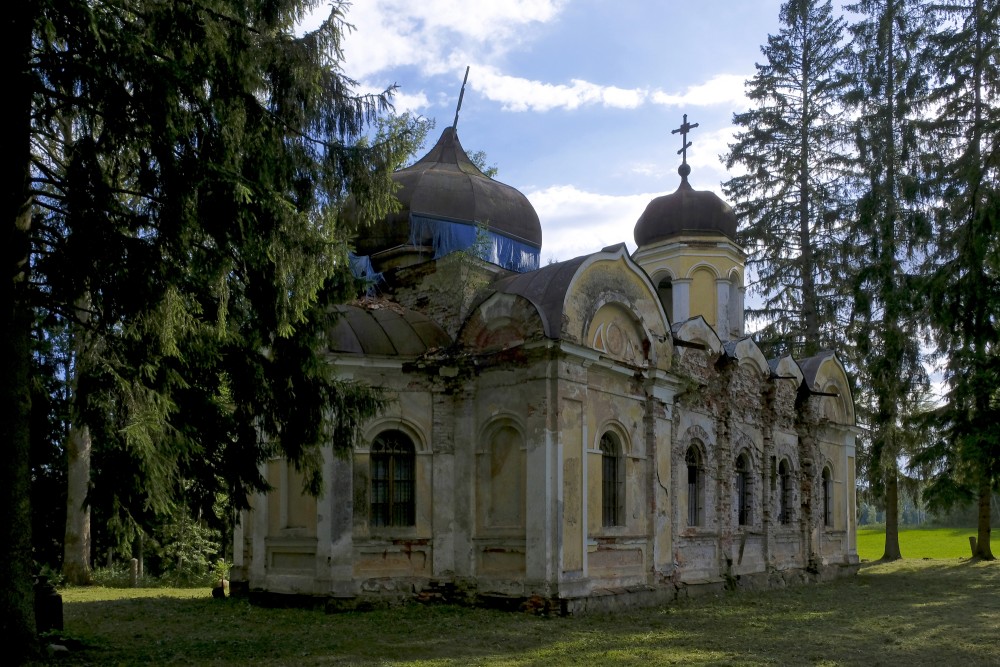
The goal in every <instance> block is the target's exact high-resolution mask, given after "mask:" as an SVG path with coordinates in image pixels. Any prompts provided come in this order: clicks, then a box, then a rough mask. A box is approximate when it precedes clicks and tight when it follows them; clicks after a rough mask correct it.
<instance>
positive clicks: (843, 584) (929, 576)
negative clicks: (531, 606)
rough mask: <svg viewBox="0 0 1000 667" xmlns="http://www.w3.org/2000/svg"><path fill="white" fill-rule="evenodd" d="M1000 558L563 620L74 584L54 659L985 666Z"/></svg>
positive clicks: (989, 658)
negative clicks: (297, 605) (332, 608)
mask: <svg viewBox="0 0 1000 667" xmlns="http://www.w3.org/2000/svg"><path fill="white" fill-rule="evenodd" d="M998 590H1000V562H997V561H994V562H989V563H984V562H976V563H973V562H970V561H969V560H967V559H966V560H958V559H951V560H904V561H898V562H896V563H889V564H874V565H869V566H866V567H863V568H862V569H861V571H860V573H859V574H858V575H857V576H856V577H849V578H845V579H841V580H838V581H834V582H829V583H824V584H817V585H808V586H798V587H792V588H786V589H783V590H773V591H766V592H739V593H728V594H722V595H718V596H710V597H702V598H696V599H692V600H687V601H682V602H678V603H675V604H672V605H669V606H666V607H661V608H654V609H645V610H636V611H628V612H620V613H615V614H606V615H605V614H595V615H587V616H577V617H571V618H541V617H537V616H530V615H526V614H521V613H514V612H498V611H491V610H486V609H469V608H464V607H457V606H452V605H427V606H424V605H418V604H415V603H414V604H409V605H406V606H403V607H399V608H396V609H391V610H384V611H371V612H352V613H343V614H334V615H328V614H324V613H323V612H322V611H320V610H317V609H266V608H262V607H255V606H252V605H250V604H249V603H248V602H247V601H246V600H243V599H233V598H229V599H225V600H214V599H212V598H211V597H210V596H209V593H208V591H207V590H177V589H139V590H120V589H103V588H70V589H66V590H64V591H63V597H64V600H65V607H64V611H65V625H66V630H65V632H66V635H68V636H69V637H71V638H75V639H76V640H77V641H78V642H79V644H78V645H77V646H75V647H74V649H73V650H72V651H71V652H70V653H69V654H68V655H61V656H59V657H57V658H53V659H52V661H51V663H50V664H58V665H84V664H87V665H267V666H272V665H306V666H311V665H362V666H366V665H373V666H374V665H412V666H414V667H442V666H446V665H448V666H450V665H456V666H458V665H462V666H464V665H483V666H487V667H511V666H517V665H532V666H535V665H588V667H592V666H594V665H864V666H865V667H872V666H874V665H906V666H907V667H920V666H922V665H934V666H938V665H968V666H972V665H996V664H1000V643H998V641H997V637H1000V595H997V594H996V591H998Z"/></svg>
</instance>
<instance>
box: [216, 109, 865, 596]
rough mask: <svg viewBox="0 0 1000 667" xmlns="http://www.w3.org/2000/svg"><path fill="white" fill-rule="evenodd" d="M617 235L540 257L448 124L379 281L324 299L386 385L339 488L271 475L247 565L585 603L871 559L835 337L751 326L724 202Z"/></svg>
mask: <svg viewBox="0 0 1000 667" xmlns="http://www.w3.org/2000/svg"><path fill="white" fill-rule="evenodd" d="M689 172H690V169H689V168H688V166H687V165H686V164H682V166H681V170H680V175H681V185H680V187H679V188H678V190H677V191H676V192H674V193H672V194H669V195H665V196H663V197H659V198H657V199H654V200H653V201H652V202H650V204H649V206H648V207H647V209H646V211H645V212H644V213H643V216H642V217H641V218H640V219H639V221H638V222H637V224H636V227H635V230H634V234H635V242H636V245H637V249H636V251H635V252H632V253H630V252H629V251H628V249H627V247H626V246H625V244H621V245H617V246H611V247H607V248H603V249H601V250H598V251H596V252H594V253H592V254H589V255H585V256H582V257H577V258H575V259H572V260H569V261H563V262H557V263H553V264H549V265H548V266H544V267H539V266H538V257H539V254H540V248H541V227H540V224H539V222H538V218H537V215H536V214H535V212H534V209H533V208H532V207H531V205H530V203H529V202H528V201H527V199H526V198H525V197H524V196H523V195H522V194H521V193H519V192H517V191H516V190H514V189H513V188H510V187H509V186H506V185H503V184H501V183H498V182H497V181H494V180H492V179H489V178H487V177H486V176H484V175H483V174H482V173H480V172H479V170H478V169H476V167H475V166H473V165H472V163H471V162H470V161H469V160H468V158H467V156H466V154H465V152H464V150H463V149H462V147H461V144H460V143H459V141H458V137H457V134H456V132H455V130H454V128H447V129H446V130H445V132H444V133H443V134H442V136H441V139H440V140H439V141H438V143H437V144H436V145H435V146H434V148H433V149H432V150H431V151H430V152H429V153H428V154H427V156H425V157H424V158H423V159H421V160H420V161H418V162H417V163H415V164H414V165H413V166H411V167H409V168H407V169H404V170H401V171H400V172H397V174H396V180H397V182H398V183H399V184H400V186H401V187H400V190H399V193H398V196H399V199H400V202H401V210H400V211H399V212H398V213H396V214H393V215H392V216H390V217H388V218H387V219H386V220H384V221H383V222H382V223H381V224H380V225H378V226H376V227H375V228H373V229H372V230H371V231H370V232H366V233H365V236H364V238H359V239H358V241H357V248H358V250H359V252H360V253H363V261H360V262H359V265H362V264H363V265H364V267H365V270H366V271H368V272H371V273H375V274H377V276H378V280H379V282H378V287H377V290H378V292H377V293H378V296H375V297H368V298H365V299H360V300H358V301H357V302H355V303H353V304H349V305H345V306H342V307H340V308H338V310H337V312H335V313H332V314H331V325H330V329H329V360H330V363H331V364H334V366H335V368H336V369H337V372H338V373H339V374H340V376H342V377H344V378H345V379H351V380H355V381H359V382H364V383H368V384H371V385H374V386H378V387H382V388H384V389H385V391H386V392H387V396H388V397H389V399H390V400H389V405H388V407H387V408H386V409H385V410H384V411H383V412H382V413H381V414H379V415H378V416H377V417H376V418H374V419H372V420H371V421H370V422H369V423H368V424H366V425H365V426H364V428H363V432H362V433H360V434H359V438H358V441H357V442H356V443H354V444H353V447H351V449H350V452H351V453H350V455H348V456H344V455H341V454H337V453H335V448H334V447H333V443H331V446H330V447H328V448H327V449H326V450H325V453H324V457H325V458H324V461H325V470H324V473H325V474H324V489H323V493H322V494H321V495H320V496H319V497H312V496H309V495H305V494H303V493H302V491H301V488H302V483H301V482H302V480H301V479H300V478H299V477H298V474H297V473H296V471H295V469H294V467H292V466H290V465H288V464H286V463H285V461H283V460H281V459H275V460H272V461H269V462H268V463H267V464H266V465H265V466H264V467H263V471H262V472H263V473H264V476H265V477H266V479H267V480H268V482H269V483H270V484H271V485H272V487H273V489H272V490H271V491H270V492H269V493H266V494H259V495H258V496H256V497H255V498H254V499H253V507H252V509H251V510H250V511H247V512H244V513H243V515H242V516H241V521H240V524H239V527H238V529H237V531H236V545H235V546H236V549H235V567H234V570H233V575H232V579H233V582H234V585H236V586H239V587H242V588H244V589H247V590H249V591H250V592H251V593H253V592H260V593H274V594H298V595H311V596H323V597H327V598H329V599H331V600H336V601H341V602H342V603H343V604H344V605H346V606H350V605H351V604H355V603H358V602H363V601H366V600H367V601H371V600H385V599H389V600H393V599H399V598H407V597H413V596H428V595H438V594H441V595H453V596H460V597H465V598H468V599H476V598H480V599H481V598H493V599H500V600H510V601H514V602H516V601H519V600H534V601H535V603H536V604H540V605H543V606H545V607H546V608H549V609H558V610H560V611H562V612H574V611H580V610H587V609H601V608H614V607H621V606H629V605H639V604H656V603H660V602H664V601H669V600H672V599H675V598H677V597H678V596H685V595H692V594H696V593H698V592H703V591H714V590H719V589H721V588H724V587H768V586H781V585H786V584H791V583H799V582H804V581H808V580H814V579H817V578H823V577H831V576H837V575H840V574H846V573H853V572H854V571H855V570H856V567H857V563H858V557H857V551H856V542H855V532H856V526H855V492H854V489H855V437H856V433H857V430H856V427H855V419H854V404H853V400H852V397H851V391H850V385H849V383H848V379H847V376H846V374H845V371H844V368H843V366H842V364H841V363H840V361H839V360H838V359H837V357H836V355H835V354H834V353H833V352H825V353H822V354H820V355H817V356H816V357H812V358H808V359H793V358H791V357H783V358H778V359H766V358H765V357H764V355H763V354H762V353H761V350H760V349H759V348H758V346H757V345H756V344H755V343H754V341H753V339H752V338H751V337H750V336H747V335H745V333H744V321H743V286H744V273H743V271H744V267H743V259H744V255H743V251H742V249H741V248H740V247H739V246H738V245H737V244H736V242H735V237H736V221H735V216H734V215H733V212H732V210H731V209H730V208H729V207H728V206H727V205H726V204H725V203H724V202H722V200H720V199H719V198H718V197H717V196H716V195H714V194H712V193H711V192H704V191H696V190H694V189H693V188H692V187H691V186H690V184H689V183H688V175H689Z"/></svg>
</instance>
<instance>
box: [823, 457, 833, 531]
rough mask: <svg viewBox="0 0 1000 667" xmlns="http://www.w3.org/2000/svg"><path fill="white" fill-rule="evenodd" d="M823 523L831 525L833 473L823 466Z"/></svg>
mask: <svg viewBox="0 0 1000 667" xmlns="http://www.w3.org/2000/svg"><path fill="white" fill-rule="evenodd" d="M823 525H824V526H827V527H830V526H833V475H831V474H830V469H829V468H823Z"/></svg>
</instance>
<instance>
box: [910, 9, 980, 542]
mask: <svg viewBox="0 0 1000 667" xmlns="http://www.w3.org/2000/svg"><path fill="white" fill-rule="evenodd" d="M935 18H936V19H937V25H938V26H939V29H938V31H937V32H936V33H935V34H934V35H933V37H932V45H933V49H934V52H935V53H936V54H937V57H936V58H935V59H934V72H935V75H936V76H935V79H936V86H935V88H934V91H933V92H934V98H933V99H934V103H935V105H934V108H935V109H936V113H935V116H934V117H933V118H932V127H933V129H934V132H935V134H936V135H937V136H939V137H941V141H940V144H939V150H940V153H939V158H940V159H939V161H938V163H937V164H936V171H935V174H934V175H935V179H934V185H935V186H936V190H935V194H936V195H937V196H936V198H935V201H936V202H937V206H936V211H935V212H936V216H935V222H936V225H935V232H936V234H935V246H934V247H935V251H936V252H935V255H934V256H933V257H932V260H931V262H930V269H929V271H928V276H927V278H928V288H927V290H928V293H929V294H930V315H931V323H932V326H933V330H934V340H935V342H936V344H937V351H938V353H939V354H940V355H941V357H942V358H943V360H944V367H945V381H946V383H947V390H946V395H945V400H944V403H943V405H941V406H940V407H939V408H937V409H936V410H935V411H934V413H933V415H934V417H935V421H936V426H937V427H938V429H939V432H940V433H941V435H942V437H941V438H940V439H938V440H936V441H935V442H933V443H931V445H930V446H928V447H927V448H926V450H925V451H924V452H922V454H921V456H920V457H919V458H918V463H929V464H931V465H932V466H933V467H932V469H933V470H934V474H933V475H932V479H931V484H930V485H929V486H928V489H927V497H928V499H929V500H931V501H932V504H934V505H939V506H946V507H947V506H949V505H951V504H953V503H955V502H958V501H965V500H971V499H976V500H978V503H979V521H978V539H977V544H976V549H977V551H976V555H978V556H979V557H982V558H988V559H992V558H993V557H994V554H993V553H992V551H991V549H990V514H991V512H990V498H991V496H992V493H993V490H994V489H996V488H997V486H998V485H1000V433H998V431H997V428H996V425H997V424H998V423H1000V391H998V387H1000V2H996V1H995V0H956V1H954V2H949V3H947V4H946V5H941V6H938V7H937V8H936V14H935Z"/></svg>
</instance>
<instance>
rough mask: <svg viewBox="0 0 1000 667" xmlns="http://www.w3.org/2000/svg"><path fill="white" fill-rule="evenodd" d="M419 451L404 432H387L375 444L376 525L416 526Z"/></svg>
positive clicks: (373, 496) (372, 456)
mask: <svg viewBox="0 0 1000 667" xmlns="http://www.w3.org/2000/svg"><path fill="white" fill-rule="evenodd" d="M415 459H416V457H415V453H414V449H413V443H412V442H411V441H410V439H409V438H408V437H406V435H405V434H403V433H402V432H400V431H384V432H382V433H380V434H379V435H378V437H377V438H375V441H374V442H373V443H372V446H371V454H370V460H371V481H372V492H371V513H370V522H371V525H372V526H412V525H414V522H415V517H416V503H415V499H414V496H415V486H416V485H415V481H414V480H415V474H414V470H415V467H416V466H415V463H416V461H415Z"/></svg>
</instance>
